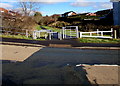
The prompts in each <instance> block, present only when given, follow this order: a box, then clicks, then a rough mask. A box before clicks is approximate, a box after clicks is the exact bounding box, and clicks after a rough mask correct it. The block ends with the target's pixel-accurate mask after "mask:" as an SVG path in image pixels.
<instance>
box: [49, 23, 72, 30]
mask: <svg viewBox="0 0 120 86" xmlns="http://www.w3.org/2000/svg"><path fill="white" fill-rule="evenodd" d="M67 25H70V23H67V22H64V21H57V22H54V23H51V24H49V25H48V26H51V27H58V28H61V27H65V26H67Z"/></svg>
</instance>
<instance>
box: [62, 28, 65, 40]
mask: <svg viewBox="0 0 120 86" xmlns="http://www.w3.org/2000/svg"><path fill="white" fill-rule="evenodd" d="M64 30H65V27H62V31H63V39H64V38H65V33H64Z"/></svg>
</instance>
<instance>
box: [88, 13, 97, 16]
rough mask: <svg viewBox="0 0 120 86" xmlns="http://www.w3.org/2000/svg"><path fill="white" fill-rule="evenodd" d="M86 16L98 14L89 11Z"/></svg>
mask: <svg viewBox="0 0 120 86" xmlns="http://www.w3.org/2000/svg"><path fill="white" fill-rule="evenodd" d="M86 16H97V14H96V13H87V14H86Z"/></svg>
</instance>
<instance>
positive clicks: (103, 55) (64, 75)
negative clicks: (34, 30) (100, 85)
mask: <svg viewBox="0 0 120 86" xmlns="http://www.w3.org/2000/svg"><path fill="white" fill-rule="evenodd" d="M118 55H119V53H118V50H81V49H67V48H49V47H46V48H43V49H42V50H39V51H37V52H35V53H34V54H33V55H31V56H30V57H29V58H28V59H26V60H25V61H23V62H16V63H14V62H9V61H3V65H2V66H3V69H2V70H3V72H2V73H3V83H4V84H13V85H14V84H85V83H86V84H90V83H89V81H88V79H87V77H86V72H85V71H84V69H83V68H82V67H76V65H77V64H81V63H84V64H118ZM87 86H89V85H87Z"/></svg>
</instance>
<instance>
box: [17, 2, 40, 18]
mask: <svg viewBox="0 0 120 86" xmlns="http://www.w3.org/2000/svg"><path fill="white" fill-rule="evenodd" d="M38 4H39V3H37V2H32V1H31V0H30V1H29V0H28V1H26V2H23V1H22V0H19V5H18V6H19V7H20V8H21V9H22V13H23V15H25V16H29V15H30V14H31V13H32V12H34V11H35V10H36V9H39V5H38Z"/></svg>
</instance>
